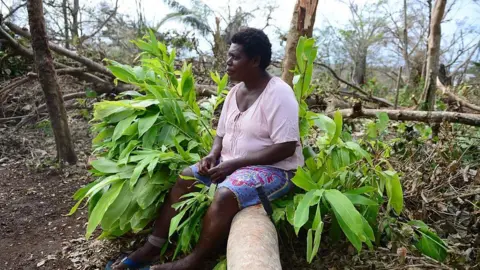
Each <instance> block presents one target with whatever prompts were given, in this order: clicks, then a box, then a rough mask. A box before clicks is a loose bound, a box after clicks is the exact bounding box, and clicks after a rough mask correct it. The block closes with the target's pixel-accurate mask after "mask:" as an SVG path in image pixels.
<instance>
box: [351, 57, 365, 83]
mask: <svg viewBox="0 0 480 270" xmlns="http://www.w3.org/2000/svg"><path fill="white" fill-rule="evenodd" d="M354 62H355V69H354V71H353V81H354V82H355V83H356V84H358V85H364V84H365V77H366V73H367V52H366V51H365V52H361V53H360V54H359V55H357V57H356V59H355V60H354Z"/></svg>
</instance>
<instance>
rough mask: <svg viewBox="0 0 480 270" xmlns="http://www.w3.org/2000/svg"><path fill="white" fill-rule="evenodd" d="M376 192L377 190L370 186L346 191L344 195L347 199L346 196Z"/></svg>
mask: <svg viewBox="0 0 480 270" xmlns="http://www.w3.org/2000/svg"><path fill="white" fill-rule="evenodd" d="M376 190H377V189H376V188H375V187H372V186H363V187H360V188H356V189H352V190H348V191H347V192H345V193H344V194H345V195H346V196H347V197H348V195H347V194H356V195H360V194H365V193H370V192H373V191H376Z"/></svg>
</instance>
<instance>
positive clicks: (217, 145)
mask: <svg viewBox="0 0 480 270" xmlns="http://www.w3.org/2000/svg"><path fill="white" fill-rule="evenodd" d="M222 142H223V137H220V136H218V135H217V136H215V140H214V141H213V145H212V149H211V150H210V153H209V154H208V155H212V156H213V157H214V158H215V159H219V158H220V153H222Z"/></svg>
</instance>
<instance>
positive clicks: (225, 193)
mask: <svg viewBox="0 0 480 270" xmlns="http://www.w3.org/2000/svg"><path fill="white" fill-rule="evenodd" d="M210 207H211V208H212V210H213V211H216V212H222V213H224V212H231V213H236V212H238V211H239V210H240V208H239V206H238V201H237V197H236V196H235V193H233V191H231V190H230V189H228V188H226V187H221V188H219V189H218V190H217V191H216V192H215V197H214V198H213V202H212V205H211V206H210Z"/></svg>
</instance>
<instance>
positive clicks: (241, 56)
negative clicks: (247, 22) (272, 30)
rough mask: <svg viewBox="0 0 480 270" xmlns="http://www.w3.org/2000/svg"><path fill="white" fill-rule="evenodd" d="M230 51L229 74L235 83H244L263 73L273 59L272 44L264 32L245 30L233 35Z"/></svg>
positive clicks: (251, 29)
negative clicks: (256, 73)
mask: <svg viewBox="0 0 480 270" xmlns="http://www.w3.org/2000/svg"><path fill="white" fill-rule="evenodd" d="M231 42H232V44H231V45H230V49H229V50H228V57H227V73H228V75H229V76H230V79H232V80H234V81H244V79H245V78H248V77H249V76H250V75H251V74H252V73H255V72H263V71H265V69H266V68H267V67H268V66H269V65H270V61H271V59H272V44H271V43H270V40H269V39H268V37H267V35H265V33H264V32H263V31H262V30H259V29H255V28H245V29H243V30H241V31H239V32H237V33H236V34H235V35H233V37H232V40H231Z"/></svg>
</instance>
